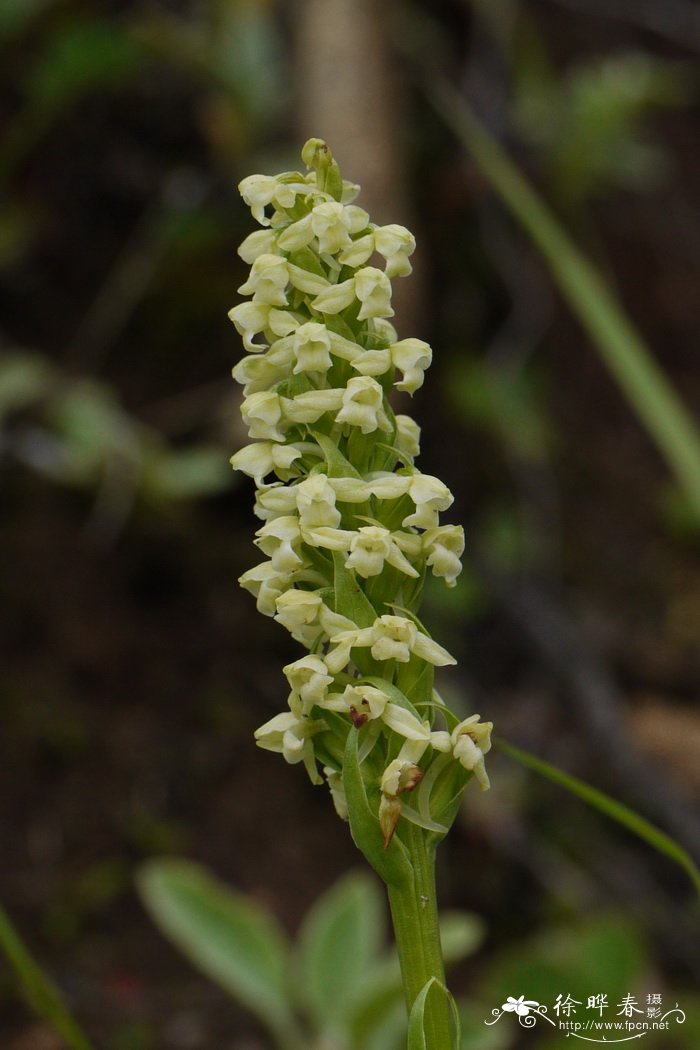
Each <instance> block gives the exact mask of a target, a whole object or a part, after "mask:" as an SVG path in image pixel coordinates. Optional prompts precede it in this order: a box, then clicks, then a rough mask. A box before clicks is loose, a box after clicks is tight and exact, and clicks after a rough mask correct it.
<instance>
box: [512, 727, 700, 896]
mask: <svg viewBox="0 0 700 1050" xmlns="http://www.w3.org/2000/svg"><path fill="white" fill-rule="evenodd" d="M496 746H497V747H498V749H499V750H500V751H503V752H505V754H506V755H510V757H511V758H514V759H515V761H516V762H520V764H521V765H523V766H526V767H527V768H528V769H532V770H534V772H535V773H539V774H540V775H541V776H543V777H546V778H547V780H551V781H553V782H554V783H555V784H559V786H560V787H563V788H566V790H567V791H570V792H571V793H572V794H573V795H577V796H578V798H580V799H582V800H583V801H584V802H586V803H588V805H589V806H593V807H594V808H595V809H598V810H600V812H601V813H604V814H605V816H606V817H610V819H611V820H615V821H617V823H618V824H622V826H623V827H625V828H627V830H628V831H631V832H632V833H633V834H634V835H637V836H638V837H639V838H640V839H644V841H645V842H647V843H648V844H649V845H650V846H651V847H652V848H653V849H655V850H658V852H659V853H663V854H664V856H666V857H668V858H669V860H672V861H674V862H675V863H676V864H678V865H679V866H680V867H681V868H683V870H684V871H685V872H686V874H687V875H688V877H689V878H690V880H691V881H692V883H693V885H694V886H695V889H696V890H697V891H698V893H700V871H698V868H697V867H696V866H695V863H694V862H693V860H692V858H691V857H690V856H689V855H688V854H687V853H686V851H685V850H684V849H683V848H682V847H681V846H679V845H678V843H677V842H676V841H675V840H674V839H672V838H671V837H670V836H669V835H667V834H666V833H665V832H663V831H660V830H659V828H656V827H654V825H653V824H651V823H650V822H649V821H648V820H646V819H645V818H644V817H641V816H640V815H639V814H638V813H635V812H634V810H632V809H630V808H629V807H628V806H624V805H623V804H622V803H621V802H618V801H617V800H616V799H614V798H610V796H609V795H605V794H604V793H603V792H602V791H598V789H597V788H594V787H591V786H590V784H586V783H585V782H584V781H583V780H579V779H578V778H577V777H572V776H570V775H569V774H568V773H564V772H563V771H562V770H561V769H557V768H556V766H552V765H550V764H549V762H545V761H544V760H543V759H541V758H537V757H536V756H535V755H530V754H528V752H527V751H522V750H521V749H520V748H519V747H513V745H512V744H508V743H506V742H505V741H504V740H498V741H496Z"/></svg>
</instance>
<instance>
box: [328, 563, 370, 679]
mask: <svg viewBox="0 0 700 1050" xmlns="http://www.w3.org/2000/svg"><path fill="white" fill-rule="evenodd" d="M333 588H334V590H335V612H337V613H340V615H341V616H347V618H348V620H352V622H353V623H354V624H356V625H357V626H358V627H359V628H364V627H371V626H372V625H373V624H374V622H375V620H376V619H377V610H376V609H375V608H374V606H373V605H372V603H371V602H370V600H369V598H368V597H367V595H366V594H365V592H364V591H363V590H362V588H361V587H360V585H359V583H358V582H357V580H356V578H355V574H354V573H352V572H350V571H349V570H348V569H346V568H345V559H344V558H343V555H342V553H341V552H340V551H333ZM360 652H361V650H355V655H356V656H358V659H359V654H360ZM353 659H354V658H353ZM355 662H356V663H357V660H355ZM370 664H371V666H372V667H373V668H376V663H375V661H374V660H370ZM359 666H360V665H359V664H358V667H359ZM360 670H362V667H360Z"/></svg>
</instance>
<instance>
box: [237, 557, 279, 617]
mask: <svg viewBox="0 0 700 1050" xmlns="http://www.w3.org/2000/svg"><path fill="white" fill-rule="evenodd" d="M238 582H239V584H240V585H241V587H243V588H244V589H245V590H246V591H250V593H251V594H252V595H253V596H254V597H255V599H256V605H257V609H258V612H260V613H262V614H263V616H274V615H275V613H276V611H277V605H276V601H277V599H278V598H279V596H280V595H281V594H282V592H283V591H286V590H287V589H288V588H289V587H290V585H291V582H292V580H291V576H290V574H289V573H286V572H280V571H279V570H278V569H275V568H273V565H272V562H269V561H264V562H262V563H261V564H260V565H255V566H254V567H253V568H252V569H248V571H247V572H244V573H243V575H242V576H239V578H238Z"/></svg>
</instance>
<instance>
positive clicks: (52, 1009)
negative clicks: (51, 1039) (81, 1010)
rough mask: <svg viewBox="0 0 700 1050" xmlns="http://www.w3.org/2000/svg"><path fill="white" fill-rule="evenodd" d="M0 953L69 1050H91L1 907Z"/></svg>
mask: <svg viewBox="0 0 700 1050" xmlns="http://www.w3.org/2000/svg"><path fill="white" fill-rule="evenodd" d="M0 950H1V951H2V952H4V953H5V956H6V957H7V960H8V962H9V963H10V965H11V966H12V969H13V970H14V971H15V973H16V975H17V977H18V978H19V980H20V981H21V983H22V985H23V987H24V989H25V991H26V994H27V997H28V999H29V1002H30V1003H31V1005H32V1006H33V1008H34V1009H35V1010H36V1012H37V1013H38V1014H40V1015H41V1016H42V1017H44V1018H45V1019H46V1020H47V1021H48V1022H49V1023H50V1024H51V1025H52V1026H53V1027H54V1028H55V1029H56V1031H57V1032H58V1034H59V1035H60V1036H61V1037H62V1038H63V1039H64V1040H65V1042H66V1044H67V1045H68V1046H69V1047H70V1048H71V1050H92V1044H91V1043H90V1042H89V1040H88V1038H87V1036H86V1035H85V1034H84V1033H83V1031H82V1029H81V1028H80V1026H79V1025H78V1023H77V1022H76V1021H74V1020H73V1018H72V1017H71V1015H70V1014H69V1013H68V1010H67V1008H66V1006H65V1003H64V1002H63V999H62V998H61V995H60V993H59V991H58V989H57V988H56V987H55V986H54V985H53V983H52V982H51V981H50V980H49V978H48V977H47V976H46V975H45V974H44V973H43V971H42V970H41V968H40V967H39V965H38V964H37V963H36V962H34V959H32V957H31V955H30V954H29V952H28V951H27V949H26V948H25V946H24V944H23V943H22V940H21V938H20V936H19V934H18V933H17V931H16V929H15V928H14V926H13V925H12V922H11V921H10V918H9V916H8V915H7V913H6V912H5V910H4V909H3V908H1V907H0Z"/></svg>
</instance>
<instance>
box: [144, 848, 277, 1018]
mask: <svg viewBox="0 0 700 1050" xmlns="http://www.w3.org/2000/svg"><path fill="white" fill-rule="evenodd" d="M137 886H138V890H139V893H140V896H141V900H142V901H143V903H144V905H145V907H146V909H147V910H148V912H149V913H150V915H151V917H152V918H153V919H154V921H155V922H156V925H157V926H158V927H159V928H160V930H161V932H162V933H164V934H165V936H166V937H168V938H169V939H170V940H171V941H172V942H173V943H174V944H175V945H177V947H178V948H179V949H180V950H181V951H182V952H183V953H184V954H185V955H186V956H187V958H188V959H189V960H190V962H192V963H193V964H194V965H195V966H196V967H197V968H198V969H200V970H201V971H202V972H203V973H205V974H206V975H207V976H208V977H210V978H211V979H212V980H213V981H216V983H217V984H219V985H220V986H221V987H222V988H223V989H224V990H225V991H227V992H228V993H229V994H230V995H232V996H233V997H234V998H235V999H237V1000H238V1001H239V1002H241V1003H243V1005H244V1006H247V1007H248V1009H249V1010H252V1011H253V1013H255V1014H256V1015H257V1016H258V1017H259V1018H260V1020H261V1021H263V1022H264V1023H265V1024H267V1025H268V1027H269V1028H270V1029H271V1030H272V1031H273V1032H274V1033H276V1034H279V1033H280V1032H283V1031H285V1029H287V1030H289V1029H290V1028H293V1027H294V1019H293V1016H292V1012H291V1008H290V1005H289V999H288V995H287V988H286V969H287V962H288V959H289V946H288V944H287V941H286V938H285V936H284V934H283V932H282V930H281V929H280V928H279V926H278V925H277V923H276V922H275V920H274V919H273V918H272V916H271V915H270V914H269V913H268V912H266V911H263V910H262V909H261V908H259V907H257V906H256V905H255V904H254V903H253V902H252V901H251V900H250V898H249V897H245V896H243V895H242V894H236V893H233V892H232V891H231V890H229V889H228V888H227V887H226V886H224V885H222V883H220V882H219V881H218V880H217V879H215V878H213V877H212V876H211V875H210V874H209V873H208V872H207V871H205V869H203V868H201V867H199V866H198V865H196V864H191V863H189V862H187V861H180V860H156V861H151V862H149V863H148V864H146V865H144V866H143V867H142V868H141V869H140V871H139V873H138V876H137Z"/></svg>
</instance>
